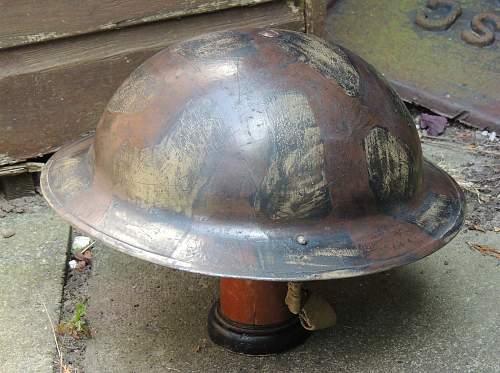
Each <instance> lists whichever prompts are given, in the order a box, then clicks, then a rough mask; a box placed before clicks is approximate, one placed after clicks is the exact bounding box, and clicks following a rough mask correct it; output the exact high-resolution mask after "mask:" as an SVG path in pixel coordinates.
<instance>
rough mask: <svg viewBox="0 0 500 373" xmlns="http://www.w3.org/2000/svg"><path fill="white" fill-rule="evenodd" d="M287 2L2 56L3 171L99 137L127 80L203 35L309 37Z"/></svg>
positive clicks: (0, 147)
mask: <svg viewBox="0 0 500 373" xmlns="http://www.w3.org/2000/svg"><path fill="white" fill-rule="evenodd" d="M304 24H305V22H304V18H303V12H301V11H298V10H297V9H296V8H294V7H290V6H289V5H288V2H287V1H280V2H272V3H266V4H261V5H258V6H255V7H245V8H234V9H228V10H224V11H221V12H216V13H211V14H206V15H199V16H194V17H188V18H185V19H182V20H170V21H166V22H158V23H152V24H148V25H144V26H140V27H133V28H127V29H123V30H115V31H110V32H105V33H101V34H93V35H88V36H85V37H81V38H72V39H62V40H59V41H54V42H51V43H46V44H34V45H31V46H26V47H22V48H11V49H8V50H4V51H3V52H0V97H1V100H0V165H5V164H11V163H15V162H20V161H23V160H24V159H28V158H31V157H35V156H38V155H42V154H46V153H49V152H52V151H54V150H56V149H57V148H58V147H60V146H61V145H62V144H64V143H65V142H69V141H73V140H75V139H77V138H78V137H80V136H82V135H84V134H85V133H88V132H89V131H92V130H93V129H94V128H95V126H96V124H97V121H98V119H99V117H100V115H101V113H102V111H103V109H104V106H105V104H106V103H107V101H108V100H109V99H110V97H111V95H112V93H113V92H114V91H115V90H116V88H117V87H118V86H119V85H120V84H121V82H122V81H123V80H124V79H125V78H126V77H127V75H128V74H130V72H131V71H132V70H133V69H134V68H135V67H136V66H138V65H139V64H140V63H141V62H143V61H144V60H145V59H146V58H148V57H149V56H151V55H152V54H153V53H154V52H156V51H158V50H159V49H162V48H163V47H165V46H167V45H169V44H171V43H173V42H175V41H179V40H183V39H187V38H190V37H193V36H195V35H197V34H200V33H203V32H209V31H215V30H224V29H230V28H239V27H264V26H274V27H281V28H288V29H294V30H301V31H304Z"/></svg>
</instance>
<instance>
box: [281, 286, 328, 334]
mask: <svg viewBox="0 0 500 373" xmlns="http://www.w3.org/2000/svg"><path fill="white" fill-rule="evenodd" d="M285 303H286V305H287V306H288V309H289V310H290V312H291V313H293V314H295V315H298V316H299V319H300V323H301V324H302V326H303V327H304V329H307V330H311V331H312V330H320V329H326V328H330V327H332V326H334V325H335V323H336V321H337V315H336V314H335V311H334V309H333V307H332V306H331V304H330V303H328V302H327V301H326V299H325V298H323V297H322V296H321V295H320V294H318V293H317V292H314V291H311V290H306V289H303V287H302V283H301V282H289V283H288V292H287V294H286V297H285Z"/></svg>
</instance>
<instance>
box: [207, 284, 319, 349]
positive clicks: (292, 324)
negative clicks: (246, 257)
mask: <svg viewBox="0 0 500 373" xmlns="http://www.w3.org/2000/svg"><path fill="white" fill-rule="evenodd" d="M286 292H287V284H286V283H284V282H271V281H252V280H236V279H221V280H220V300H219V301H218V302H216V303H215V304H214V306H213V307H212V309H211V311H210V314H209V317H208V333H209V335H210V338H211V339H212V341H213V342H215V343H216V344H218V345H220V346H222V347H224V348H227V349H229V350H231V351H234V352H239V353H243V354H250V355H269V354H275V353H278V352H282V351H285V350H288V349H290V348H293V347H295V346H297V345H299V344H301V343H302V342H303V341H305V339H306V338H307V337H308V336H309V332H308V331H306V330H305V329H304V328H303V327H302V325H301V324H300V321H299V319H298V317H297V316H296V315H293V314H292V313H290V311H289V310H288V308H287V306H286V304H285V296H286Z"/></svg>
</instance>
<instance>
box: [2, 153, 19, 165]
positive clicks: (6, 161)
mask: <svg viewBox="0 0 500 373" xmlns="http://www.w3.org/2000/svg"><path fill="white" fill-rule="evenodd" d="M16 162H17V160H16V159H14V158H12V157H9V155H8V154H1V153H0V166H4V165H8V164H12V163H16Z"/></svg>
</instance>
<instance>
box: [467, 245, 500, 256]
mask: <svg viewBox="0 0 500 373" xmlns="http://www.w3.org/2000/svg"><path fill="white" fill-rule="evenodd" d="M467 245H469V247H470V248H471V249H473V250H476V251H479V253H481V255H489V256H493V257H495V258H497V259H500V251H498V250H497V249H494V248H493V247H490V246H488V245H481V244H478V243H473V242H467Z"/></svg>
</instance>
